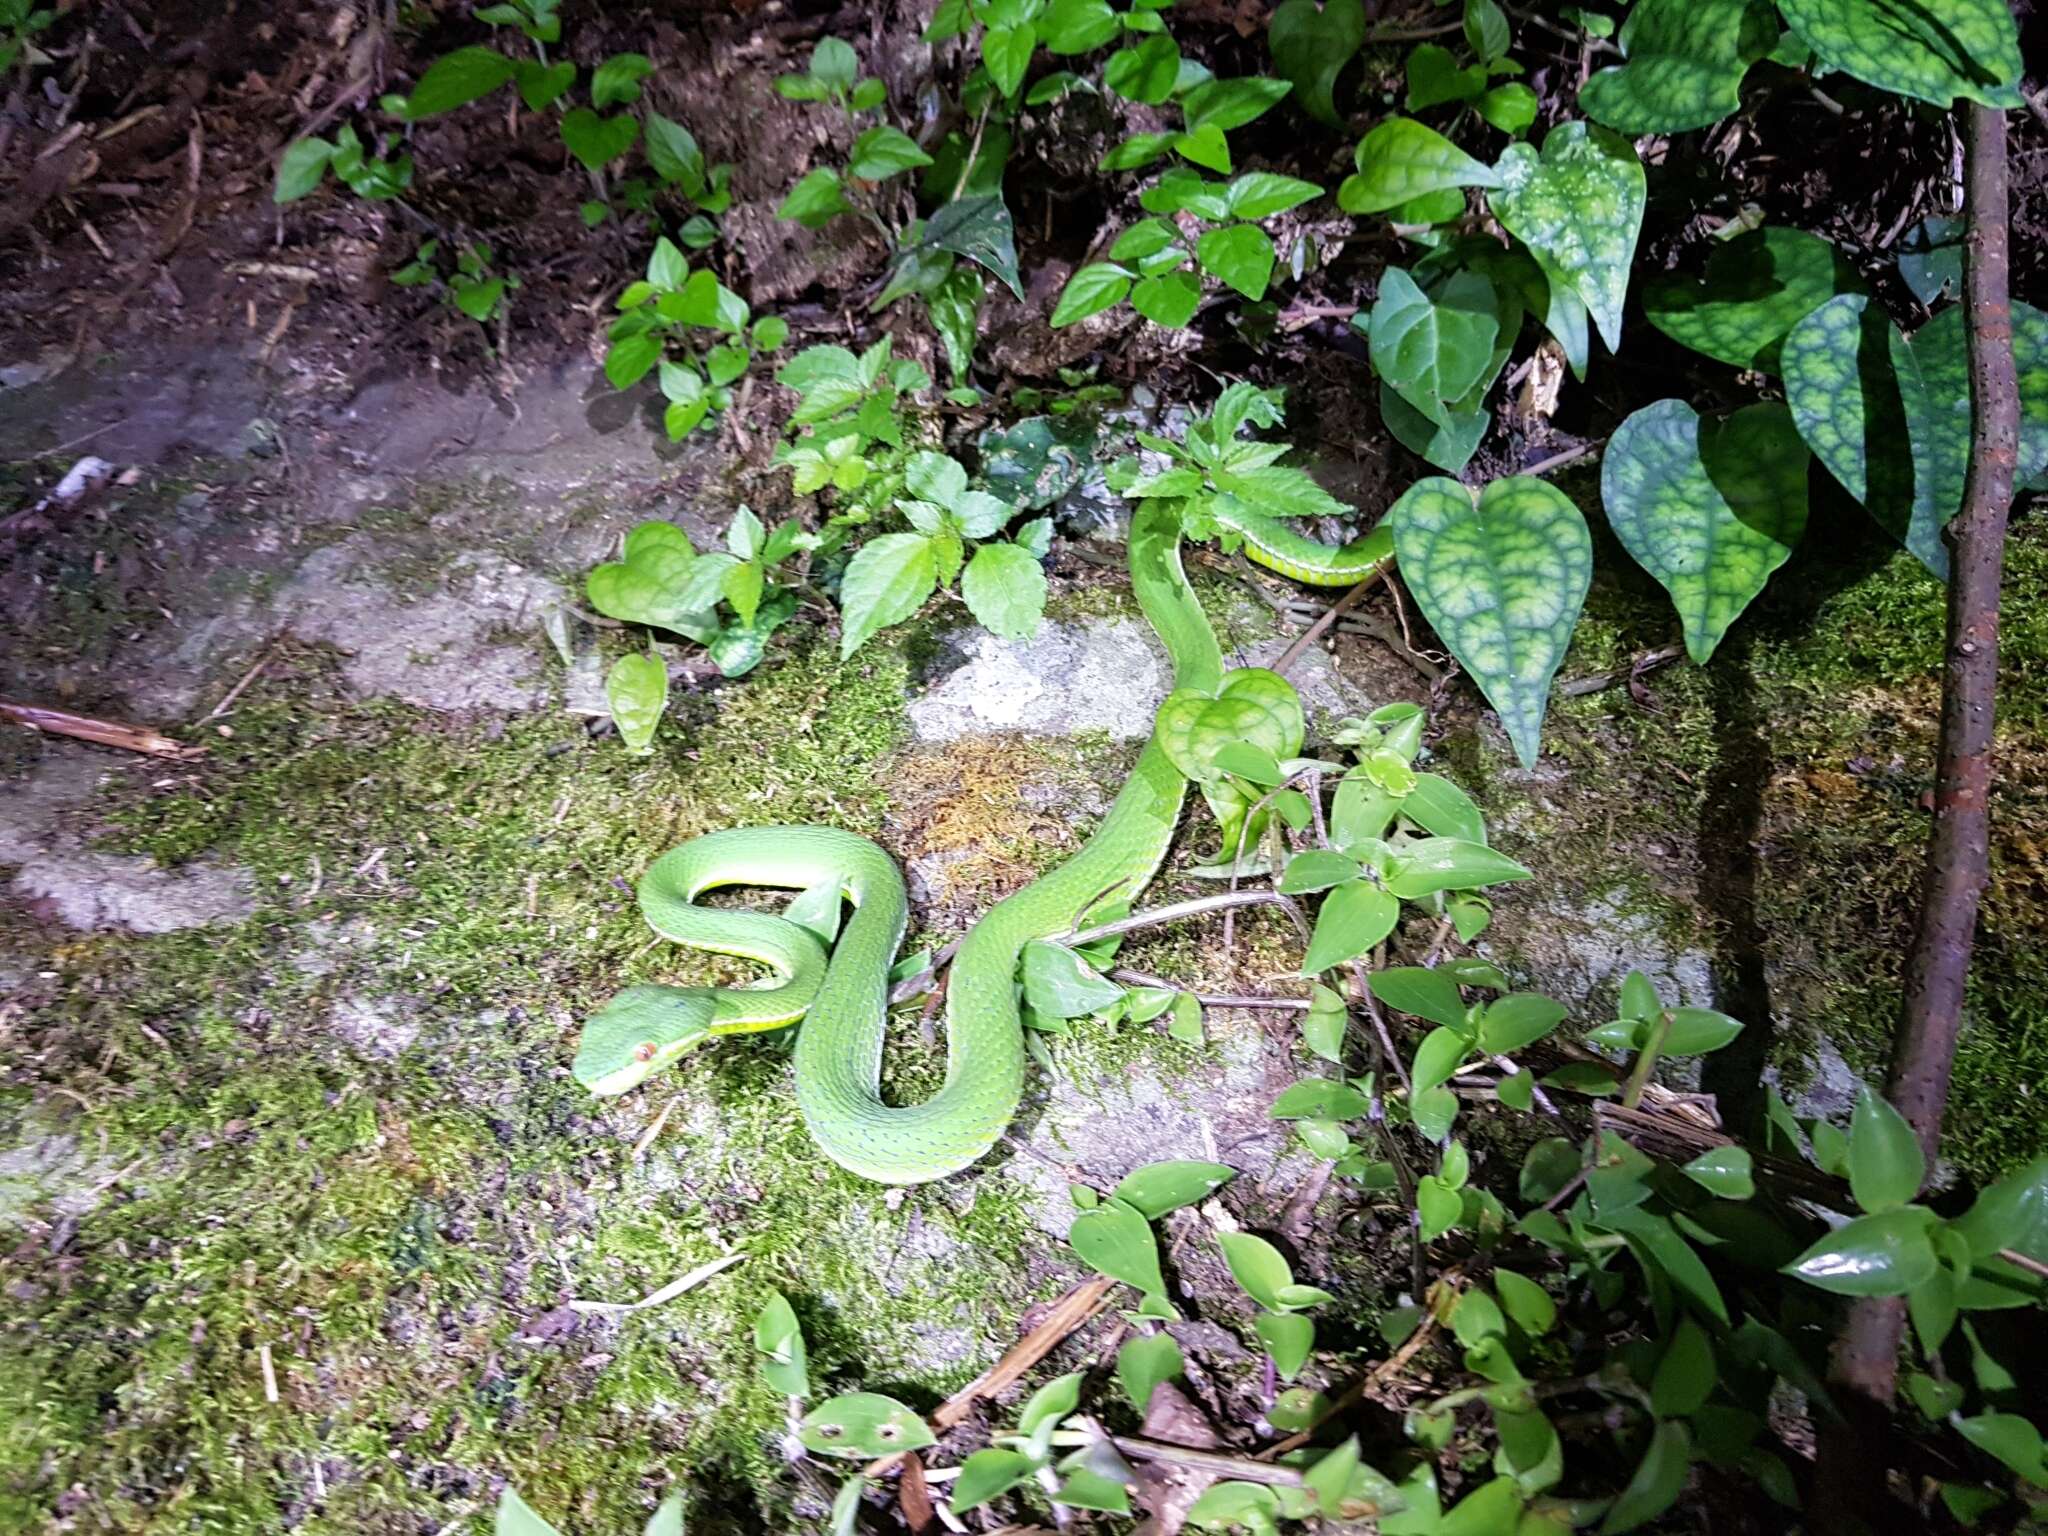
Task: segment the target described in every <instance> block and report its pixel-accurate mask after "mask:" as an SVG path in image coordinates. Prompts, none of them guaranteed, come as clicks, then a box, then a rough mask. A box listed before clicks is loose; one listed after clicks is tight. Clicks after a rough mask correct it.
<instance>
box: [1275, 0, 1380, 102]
mask: <svg viewBox="0 0 2048 1536" xmlns="http://www.w3.org/2000/svg"><path fill="white" fill-rule="evenodd" d="M1365 34H1366V22H1365V7H1364V6H1363V5H1362V4H1361V3H1360V0H1325V3H1323V4H1320V5H1319V4H1317V0H1281V4H1280V5H1279V6H1278V7H1277V8H1275V10H1274V12H1273V19H1272V21H1271V22H1269V23H1268V24H1267V28H1266V46H1267V47H1268V48H1270V49H1271V50H1272V53H1273V67H1274V68H1275V69H1276V70H1278V71H1279V72H1280V74H1281V75H1282V77H1284V78H1285V79H1286V80H1288V81H1289V82H1290V83H1292V85H1293V87H1294V99H1295V100H1296V101H1298V102H1300V103H1301V107H1302V110H1303V111H1304V112H1306V113H1308V115H1309V116H1310V117H1313V118H1315V119H1316V120H1317V121H1318V122H1321V123H1327V124H1328V125H1329V126H1330V127H1332V128H1336V127H1339V126H1341V120H1340V119H1339V117H1338V116H1337V103H1336V101H1335V99H1334V97H1333V95H1332V92H1333V90H1334V89H1335V86H1336V83H1337V76H1338V75H1339V74H1340V73H1342V72H1343V69H1344V66H1345V65H1346V64H1349V63H1350V62H1351V60H1352V59H1353V58H1354V57H1356V56H1357V53H1358V50H1359V49H1360V48H1362V47H1364V46H1365Z"/></svg>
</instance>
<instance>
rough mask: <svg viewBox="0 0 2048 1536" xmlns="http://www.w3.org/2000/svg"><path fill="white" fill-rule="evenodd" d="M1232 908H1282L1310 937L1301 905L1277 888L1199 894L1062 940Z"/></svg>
mask: <svg viewBox="0 0 2048 1536" xmlns="http://www.w3.org/2000/svg"><path fill="white" fill-rule="evenodd" d="M1232 907H1282V908H1285V909H1286V911H1287V913H1288V915H1289V916H1290V917H1292V918H1293V919H1294V925H1295V926H1296V927H1297V928H1299V929H1300V930H1301V936H1302V939H1303V940H1304V941H1306V940H1307V938H1308V924H1307V923H1306V922H1305V921H1304V920H1303V919H1302V916H1301V908H1299V907H1297V906H1296V905H1295V904H1294V903H1293V902H1291V901H1289V900H1288V899H1287V898H1286V897H1285V896H1282V895H1281V894H1280V893H1279V892H1278V891H1226V892H1223V893H1222V894H1220V895H1216V896H1196V897H1193V898H1191V899H1189V900H1187V901H1174V902H1169V903H1167V904H1166V905H1165V906H1163V907H1154V908H1152V909H1151V910H1150V911H1149V912H1133V913H1132V914H1131V915H1130V916H1129V917H1120V918H1118V919H1117V920H1116V921H1115V922H1113V923H1098V924H1097V925H1096V926H1095V927H1093V928H1082V929H1079V930H1078V931H1076V932H1073V933H1069V934H1067V935H1065V936H1064V937H1063V938H1061V939H1060V941H1059V942H1060V943H1062V944H1066V945H1069V946H1078V945H1082V944H1093V943H1094V942H1095V941H1096V940H1097V939H1106V938H1108V937H1110V935H1112V934H1117V933H1129V932H1130V931H1131V930H1132V929H1134V928H1154V927H1157V926H1158V925H1159V924H1161V923H1172V922H1178V921H1179V920H1180V919H1181V918H1183V917H1199V916H1201V914H1202V913H1204V912H1223V911H1228V910H1229V909H1230V908H1232Z"/></svg>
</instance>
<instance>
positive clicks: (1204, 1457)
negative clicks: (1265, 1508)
mask: <svg viewBox="0 0 2048 1536" xmlns="http://www.w3.org/2000/svg"><path fill="white" fill-rule="evenodd" d="M1055 1438H1057V1437H1055ZM1109 1443H1110V1444H1111V1445H1113V1446H1115V1447H1116V1448H1117V1449H1118V1450H1120V1451H1122V1452H1123V1453H1124V1454H1125V1455H1126V1456H1134V1457H1136V1458H1137V1459H1138V1460H1139V1461H1163V1462H1165V1463H1166V1464H1167V1465H1169V1466H1175V1467H1187V1468H1189V1469H1190V1470H1192V1471H1196V1472H1207V1473H1209V1474H1211V1475H1212V1476H1215V1477H1228V1478H1235V1479H1236V1480H1237V1481H1238V1482H1241V1483H1268V1484H1271V1485H1273V1486H1275V1487H1280V1488H1299V1487H1300V1486H1301V1473H1300V1472H1299V1471H1297V1470H1296V1469H1295V1468H1293V1467H1276V1466H1274V1465H1273V1464H1272V1463H1271V1462H1270V1461H1265V1460H1261V1459H1260V1458H1258V1457H1254V1456H1233V1455H1231V1454H1230V1453H1229V1452H1228V1451H1203V1450H1197V1449H1196V1448H1195V1447H1193V1446H1191V1445H1173V1444H1170V1443H1169V1442H1167V1441H1164V1440H1143V1439H1140V1438H1139V1437H1138V1436H1136V1435H1111V1436H1110V1437H1109Z"/></svg>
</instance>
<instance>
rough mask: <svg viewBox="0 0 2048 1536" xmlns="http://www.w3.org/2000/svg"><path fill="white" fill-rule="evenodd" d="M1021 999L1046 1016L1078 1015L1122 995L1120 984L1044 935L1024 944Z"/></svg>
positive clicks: (1106, 1003)
mask: <svg viewBox="0 0 2048 1536" xmlns="http://www.w3.org/2000/svg"><path fill="white" fill-rule="evenodd" d="M1023 970H1024V1001H1025V1002H1027V1003H1029V1004H1030V1005H1031V1008H1032V1010H1033V1011H1034V1012H1036V1013H1038V1014H1040V1015H1042V1016H1043V1017H1045V1018H1049V1019H1080V1018H1086V1017H1087V1016H1088V1015H1089V1014H1091V1013H1097V1012H1100V1011H1101V1010H1102V1009H1104V1008H1107V1007H1109V1006H1110V1005H1111V1004H1112V1003H1114V1002H1116V1001H1117V999H1119V998H1120V997H1122V996H1123V988H1122V987H1120V986H1118V985H1117V984H1116V983H1115V982H1113V981H1110V980H1109V979H1108V978H1106V977H1103V976H1100V975H1097V974H1096V972H1095V970H1094V968H1093V967H1091V966H1090V965H1089V964H1088V962H1087V961H1086V960H1083V959H1082V958H1081V957H1080V956H1079V955H1077V954H1076V953H1074V951H1073V950H1071V949H1068V948H1067V947H1066V946H1065V945H1063V944H1054V943H1052V942H1051V941H1049V940H1046V939H1033V940H1031V941H1030V942H1029V943H1028V944H1026V945H1025V946H1024V965H1023Z"/></svg>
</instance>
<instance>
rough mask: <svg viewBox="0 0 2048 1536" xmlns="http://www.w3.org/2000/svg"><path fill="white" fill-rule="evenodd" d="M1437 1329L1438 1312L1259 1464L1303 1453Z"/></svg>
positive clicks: (1259, 1458) (1426, 1317) (1277, 1444)
mask: <svg viewBox="0 0 2048 1536" xmlns="http://www.w3.org/2000/svg"><path fill="white" fill-rule="evenodd" d="M1436 1327H1437V1323H1436V1314H1435V1313H1434V1312H1425V1313H1423V1315H1422V1321H1421V1322H1420V1323H1418V1324H1417V1325H1416V1327H1415V1331H1414V1332H1413V1333H1411V1334H1409V1335H1408V1337H1407V1339H1406V1340H1404V1341H1403V1343H1402V1345H1401V1347H1400V1348H1399V1349H1397V1350H1395V1351H1394V1352H1393V1353H1392V1354H1391V1355H1389V1356H1388V1357H1387V1358H1386V1359H1384V1360H1382V1361H1381V1362H1380V1363H1379V1364H1378V1365H1376V1366H1374V1367H1373V1368H1372V1369H1371V1370H1370V1371H1368V1372H1366V1374H1365V1375H1363V1376H1361V1377H1360V1378H1359V1379H1358V1380H1357V1381H1354V1382H1353V1383H1352V1384H1351V1385H1350V1386H1348V1387H1346V1388H1345V1389H1344V1390H1343V1391H1342V1392H1340V1393H1339V1394H1338V1395H1337V1396H1336V1397H1333V1398H1331V1399H1330V1401H1329V1402H1327V1403H1325V1404H1324V1405H1323V1411H1322V1412H1321V1413H1319V1414H1317V1415H1316V1416H1315V1418H1313V1419H1312V1420H1310V1421H1309V1426H1308V1428H1307V1429H1304V1430H1301V1431H1300V1432H1298V1433H1296V1434H1292V1435H1289V1436H1288V1437H1287V1438H1286V1439H1285V1440H1276V1441H1275V1442H1274V1443H1273V1444H1271V1445H1269V1446H1267V1447H1266V1448H1265V1449H1264V1450H1263V1451H1260V1452H1259V1453H1258V1454H1257V1455H1256V1456H1255V1457H1254V1458H1253V1459H1254V1460H1255V1461H1272V1460H1274V1459H1275V1458H1276V1457H1280V1456H1285V1455H1286V1454H1287V1453H1288V1452H1289V1451H1295V1450H1299V1449H1301V1447H1302V1446H1304V1445H1307V1444H1308V1443H1309V1441H1311V1440H1313V1439H1314V1438H1315V1434H1316V1431H1317V1430H1318V1429H1320V1428H1321V1427H1322V1426H1323V1425H1325V1424H1327V1423H1329V1422H1330V1420H1332V1419H1334V1418H1336V1417H1337V1415H1338V1414H1340V1413H1342V1412H1344V1410H1345V1409H1347V1408H1349V1407H1350V1406H1351V1405H1352V1404H1353V1403H1356V1402H1358V1401H1360V1400H1361V1399H1363V1398H1364V1396H1365V1394H1366V1393H1368V1392H1370V1391H1371V1390H1372V1389H1373V1388H1374V1387H1376V1386H1379V1385H1380V1384H1381V1383H1382V1382H1385V1381H1386V1380H1388V1379H1389V1378H1390V1377H1392V1376H1393V1375H1394V1374H1395V1373H1396V1372H1398V1371H1399V1370H1400V1369H1401V1368H1402V1367H1403V1366H1404V1365H1406V1364H1407V1363H1408V1362H1409V1361H1410V1360H1413V1359H1414V1358H1415V1356H1416V1355H1417V1354H1418V1353H1419V1352H1420V1351H1421V1349H1422V1346H1423V1345H1424V1344H1426V1343H1428V1342H1429V1337H1430V1335H1431V1334H1433V1333H1435V1332H1436Z"/></svg>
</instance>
